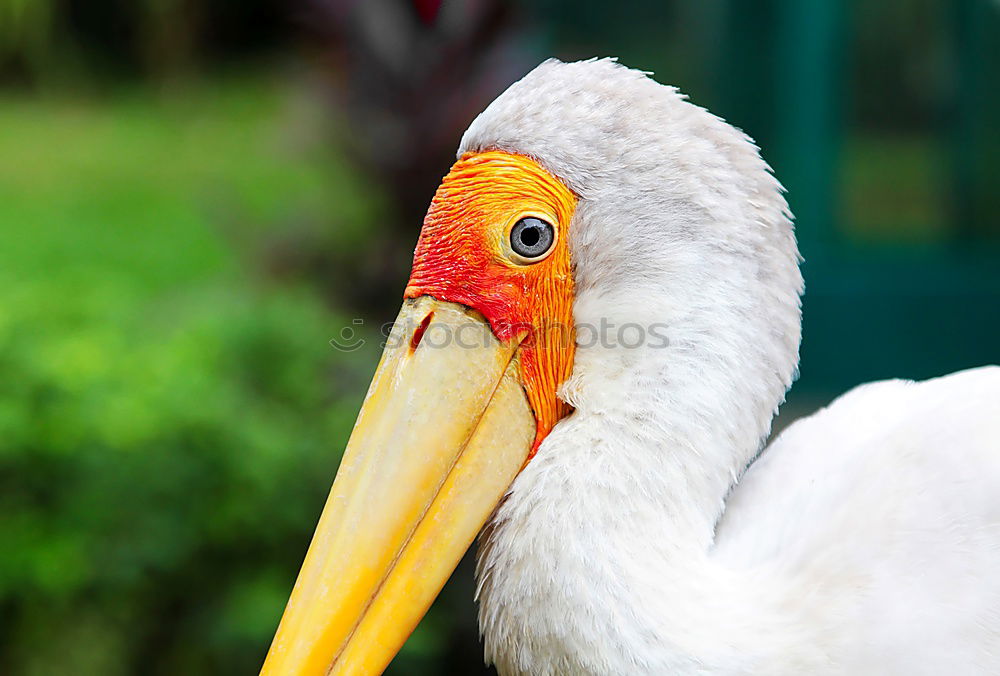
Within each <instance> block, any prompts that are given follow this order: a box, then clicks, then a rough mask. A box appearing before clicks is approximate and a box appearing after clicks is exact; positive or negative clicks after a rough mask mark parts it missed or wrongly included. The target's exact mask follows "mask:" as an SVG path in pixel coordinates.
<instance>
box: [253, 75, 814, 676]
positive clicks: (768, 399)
mask: <svg viewBox="0 0 1000 676" xmlns="http://www.w3.org/2000/svg"><path fill="white" fill-rule="evenodd" d="M748 224H749V226H748ZM755 279H756V280H762V279H763V280H765V282H767V283H765V284H763V285H762V284H759V283H756V284H755V283H752V280H755ZM800 287H801V278H800V277H799V274H798V268H797V252H796V250H795V244H794V238H793V236H792V234H791V225H790V221H789V219H788V216H787V214H786V206H785V203H784V200H783V199H782V198H781V195H780V187H779V186H778V184H777V182H776V181H775V180H774V179H773V177H772V176H771V174H770V173H769V171H768V169H767V166H766V165H765V164H764V163H763V162H762V161H761V160H760V158H759V156H758V155H757V152H756V149H755V148H754V147H753V146H752V145H751V143H750V142H749V141H748V139H746V137H745V136H744V135H743V134H742V133H740V132H738V131H736V130H734V129H733V128H732V127H729V126H728V125H726V124H725V123H724V122H722V121H721V120H719V119H718V118H715V117H714V116H712V115H710V114H709V113H707V112H706V111H704V110H702V109H700V108H697V107H695V106H693V105H691V104H689V103H687V102H686V101H685V100H684V99H683V97H682V96H680V95H679V94H678V93H677V92H676V90H674V89H672V88H669V87H664V86H662V85H659V84H657V83H656V82H654V81H653V80H651V79H649V78H648V77H646V75H645V74H643V73H640V72H637V71H633V70H629V69H627V68H624V67H623V66H620V65H618V64H616V63H615V62H613V61H611V60H592V61H587V62H580V63H572V64H564V63H560V62H557V61H548V62H546V63H544V64H542V65H541V66H539V67H538V68H536V69H535V70H534V71H532V72H531V73H529V74H528V75H527V76H526V77H525V78H524V79H523V80H521V81H520V82H518V83H515V84H514V85H513V86H512V87H511V88H510V89H508V90H507V91H506V92H505V93H504V94H502V95H501V96H500V97H499V98H498V99H497V100H496V101H494V102H493V103H492V104H491V105H490V106H489V107H488V108H487V109H486V110H485V111H484V112H483V113H482V114H481V115H480V116H479V117H478V118H477V119H476V120H475V121H474V122H473V124H472V125H471V126H470V128H469V130H468V131H467V132H466V134H465V136H464V137H463V139H462V143H461V146H460V149H459V155H458V160H457V162H456V163H455V164H454V166H453V167H452V168H451V170H450V171H449V173H448V174H447V175H446V176H445V177H444V179H443V181H442V182H441V185H440V187H439V188H438V190H437V192H436V194H435V195H434V197H433V200H432V201H431V205H430V208H429V210H428V212H427V216H426V218H425V220H424V224H423V229H422V231H421V234H420V238H419V240H418V242H417V246H416V251H415V254H414V260H413V268H412V273H411V277H410V281H409V283H408V285H407V287H406V290H405V292H404V294H403V296H404V300H403V306H402V309H401V311H400V313H399V317H398V318H397V321H396V322H395V323H394V326H393V329H392V332H391V334H390V336H389V339H388V341H387V344H386V348H385V351H384V353H383V355H382V359H381V361H380V362H379V365H378V367H377V370H376V373H375V376H374V378H373V381H372V384H371V386H370V389H369V391H368V394H367V397H366V399H365V402H364V404H363V406H362V409H361V412H360V414H359V416H358V420H357V423H356V425H355V428H354V431H353V433H352V435H351V438H350V441H349V442H348V445H347V449H346V451H345V453H344V458H343V461H342V463H341V466H340V469H339V471H338V473H337V477H336V479H335V482H334V485H333V488H332V491H331V493H330V497H329V499H328V501H327V504H326V506H325V508H324V510H323V514H322V516H321V517H320V521H319V525H318V526H317V529H316V533H315V535H314V537H313V541H312V543H311V545H310V547H309V551H308V553H307V555H306V559H305V562H304V563H303V566H302V570H301V572H300V574H299V577H298V580H297V581H296V583H295V587H294V589H293V591H292V594H291V597H290V599H289V601H288V605H287V607H286V609H285V613H284V615H283V617H282V620H281V624H280V626H279V627H278V631H277V633H276V635H275V638H274V641H273V643H272V645H271V649H270V651H269V653H268V657H267V660H266V662H265V664H264V668H263V671H262V673H265V674H374V673H380V672H381V671H382V670H383V669H384V668H385V667H386V666H387V665H388V663H389V661H390V660H391V659H392V657H393V656H394V655H395V653H396V652H397V651H398V650H399V649H400V647H401V646H402V645H403V643H404V641H405V640H406V638H407V637H408V636H409V634H410V632H412V630H413V629H414V628H415V627H416V625H417V623H418V622H419V621H420V618H421V617H422V616H423V615H424V613H425V612H426V611H427V609H428V608H429V606H430V604H431V603H432V601H433V600H434V598H435V597H436V595H437V594H438V592H439V591H440V589H441V587H442V586H443V585H444V583H445V581H446V580H447V578H448V577H449V575H450V574H451V572H452V571H453V570H454V568H455V566H456V565H457V564H458V561H459V560H460V559H461V557H462V555H463V554H464V553H465V551H466V549H467V548H468V547H469V546H470V544H471V543H472V541H473V540H474V538H475V536H476V534H477V533H478V532H479V531H480V529H481V528H482V527H483V525H484V524H485V523H486V521H487V520H488V519H489V517H490V514H491V513H492V512H493V511H494V510H495V509H496V507H497V505H498V504H499V503H500V502H501V501H502V499H503V497H504V495H505V493H506V492H507V491H508V489H509V487H510V486H511V483H512V481H514V479H515V477H516V476H517V475H518V473H519V472H521V471H522V469H523V468H524V467H525V466H526V465H527V464H528V463H530V462H531V461H532V458H533V456H534V454H535V453H537V452H544V449H545V441H546V439H547V438H548V436H549V435H550V433H551V432H552V430H553V428H554V427H556V426H557V425H558V424H559V421H560V420H561V419H563V418H564V417H566V416H567V415H571V414H572V411H573V409H574V406H576V407H584V408H590V409H599V410H602V411H609V412H613V411H615V410H618V409H616V407H619V408H620V407H621V406H622V405H623V403H622V402H623V397H622V396H621V394H622V392H623V391H625V390H627V389H628V388H635V387H637V386H641V383H642V382H647V383H648V382H655V381H656V379H657V378H661V377H670V378H673V379H674V380H675V382H677V381H678V379H683V378H695V379H700V381H699V382H701V384H702V386H704V382H711V381H712V379H713V378H719V379H732V380H734V382H733V383H731V384H733V385H734V386H742V387H744V388H749V389H751V390H753V392H751V393H750V394H752V395H753V396H752V397H750V399H751V401H752V402H753V405H754V406H756V407H757V408H763V409H767V410H768V416H767V417H768V419H769V412H770V410H773V408H774V406H775V404H776V402H777V399H779V398H780V396H781V395H782V394H783V393H784V390H785V388H786V387H787V385H788V383H789V382H790V380H791V375H792V371H793V370H794V366H795V358H796V356H797V346H798V319H799V315H798V293H799V290H800ZM637 316H639V317H644V318H646V320H647V321H648V320H649V318H650V317H651V316H655V318H656V319H658V320H659V321H660V322H662V323H663V324H664V326H665V327H668V328H669V330H670V332H671V333H670V340H669V344H670V345H671V347H672V348H674V349H673V351H672V352H670V354H668V353H667V351H662V350H661V351H660V352H654V351H652V350H647V349H640V350H632V351H629V350H628V349H623V345H620V344H609V343H608V341H607V340H605V339H604V338H605V337H603V336H602V337H601V339H598V340H588V341H587V344H586V347H584V344H583V342H581V341H578V337H579V336H578V333H579V332H580V330H581V327H582V326H584V325H586V326H587V327H588V330H591V331H592V330H594V327H597V326H599V325H603V324H602V322H604V321H605V320H607V319H608V318H609V317H610V318H612V319H617V320H630V319H631V320H634V319H636V317H637ZM640 328H642V327H640ZM611 343H614V341H611ZM624 347H625V348H627V347H628V346H624ZM695 357H697V358H695ZM734 359H735V360H737V361H740V360H742V361H749V362H752V363H753V364H755V366H754V368H756V369H758V371H759V373H757V372H755V373H752V374H748V373H747V372H746V371H745V370H744V371H740V370H739V369H737V368H736V367H735V366H734V365H733V364H732V363H730V362H732V360H734ZM668 364H669V366H667V365H668ZM668 371H669V373H668ZM635 373H639V374H642V379H644V380H641V381H636V380H635V379H634V378H633V380H632V381H630V382H624V381H623V380H622V379H623V378H627V377H628V374H635ZM738 379H742V380H746V381H747V382H746V383H743V384H741V383H738V382H735V380H738ZM616 383H617V384H616ZM647 389H649V388H647ZM653 389H657V388H653ZM654 394H655V393H654ZM625 399H627V397H626V398H625ZM571 403H572V405H571ZM659 404H665V405H670V404H671V402H669V401H661V402H659ZM659 404H658V405H659ZM626 415H627V413H626ZM748 419H749V418H748ZM738 422H739V421H723V422H721V423H720V425H721V426H723V427H724V426H725V425H727V424H737V423H738ZM763 431H764V430H756V433H757V434H758V435H759V434H761V433H762V432H763Z"/></svg>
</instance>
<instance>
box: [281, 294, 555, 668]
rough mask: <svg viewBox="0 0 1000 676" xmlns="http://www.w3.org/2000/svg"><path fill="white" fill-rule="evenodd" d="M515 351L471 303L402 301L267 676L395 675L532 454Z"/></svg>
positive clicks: (530, 420)
mask: <svg viewBox="0 0 1000 676" xmlns="http://www.w3.org/2000/svg"><path fill="white" fill-rule="evenodd" d="M517 348H518V345H517V344H507V343H502V342H500V341H499V340H497V339H496V338H495V337H494V335H493V333H492V332H491V331H490V329H489V325H488V324H487V323H486V321H485V319H483V318H482V316H480V315H479V314H478V313H476V312H474V311H472V310H468V309H467V308H464V307H463V306H460V305H456V304H453V303H443V302H439V301H437V300H435V299H434V298H431V297H429V296H423V297H420V298H416V299H412V300H407V301H405V303H404V305H403V308H402V310H401V311H400V314H399V318H398V319H397V321H396V324H395V325H394V328H393V331H392V334H391V335H390V336H389V340H388V343H387V346H386V348H385V352H384V353H383V355H382V360H381V361H380V362H379V365H378V369H377V370H376V372H375V377H374V379H373V380H372V384H371V387H370V388H369V390H368V395H367V397H366V398H365V402H364V405H363V406H362V408H361V413H360V414H359V415H358V421H357V423H356V424H355V426H354V431H353V433H352V434H351V439H350V441H349V442H348V444H347V450H346V451H345V452H344V459H343V461H342V462H341V465H340V470H339V471H338V472H337V478H336V480H335V481H334V484H333V489H332V490H331V492H330V497H329V499H328V500H327V503H326V506H325V507H324V509H323V514H322V516H320V520H319V525H318V526H317V527H316V533H315V535H313V540H312V543H311V544H310V545H309V551H308V553H307V554H306V558H305V562H304V563H303V564H302V570H301V571H300V572H299V577H298V580H297V581H296V582H295V587H294V589H293V590H292V595H291V598H289V600H288V605H287V606H286V608H285V613H284V615H283V616H282V618H281V624H280V625H279V626H278V631H277V633H276V634H275V636H274V641H273V642H272V643H271V649H270V651H269V652H268V654H267V659H266V660H265V662H264V667H263V669H262V670H261V674H262V675H268V676H278V675H281V676H291V675H293V674H294V675H297V676H299V675H300V676H312V675H313V674H316V675H320V676H322V675H324V674H345V675H346V674H380V673H381V672H382V671H383V670H384V669H385V668H386V666H388V664H389V662H390V661H391V660H392V658H393V657H394V656H395V655H396V653H397V652H398V651H399V649H400V648H401V647H402V645H403V643H404V641H406V638H407V637H408V636H409V635H410V633H411V632H412V631H413V629H414V628H415V627H416V626H417V623H418V622H420V619H421V618H422V617H423V615H424V613H426V612H427V609H428V607H430V605H431V602H432V601H433V600H434V598H435V597H436V596H437V594H438V592H440V590H441V587H442V586H443V585H444V583H445V582H446V581H447V579H448V577H449V576H450V575H451V573H452V571H453V570H454V569H455V566H456V565H458V561H459V559H460V558H461V557H462V555H463V554H464V553H465V551H466V549H468V547H469V545H470V544H472V541H473V539H474V538H475V536H476V534H477V533H478V532H479V530H480V529H481V528H482V526H483V524H484V523H485V522H486V520H487V519H488V518H489V516H490V514H491V513H492V511H493V509H494V508H495V507H496V505H497V504H498V503H499V502H500V500H501V498H502V497H503V495H504V493H505V492H506V491H507V488H508V487H509V486H510V483H511V481H512V480H513V479H514V476H515V475H516V474H517V473H518V471H519V470H520V469H521V467H522V466H523V465H524V463H525V461H526V459H527V457H528V452H529V450H530V448H531V444H532V441H533V439H534V436H535V418H534V414H533V413H532V411H531V408H530V406H529V405H528V401H527V398H526V397H525V394H524V391H523V389H522V386H521V383H520V380H519V376H518V367H517Z"/></svg>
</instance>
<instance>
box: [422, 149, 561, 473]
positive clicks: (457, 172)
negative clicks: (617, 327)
mask: <svg viewBox="0 0 1000 676" xmlns="http://www.w3.org/2000/svg"><path fill="white" fill-rule="evenodd" d="M575 207H576V197H575V196H574V195H573V193H572V192H571V191H570V190H569V188H567V187H566V186H565V185H563V184H562V183H561V182H560V181H558V180H557V179H556V178H554V177H553V176H552V175H551V174H549V173H548V172H547V171H546V170H545V169H543V168H542V167H541V166H540V165H539V164H538V163H537V162H535V161H534V160H532V159H530V158H528V157H525V156H523V155H515V154H511V153H504V152H499V151H489V152H483V153H467V154H466V155H464V156H462V158H461V159H460V160H459V161H458V162H456V163H455V164H454V165H453V166H452V168H451V171H450V172H449V173H448V175H447V176H445V178H444V180H443V181H442V182H441V185H440V187H438V189H437V192H436V193H435V195H434V199H433V200H432V202H431V206H430V209H429V210H428V212H427V216H426V218H425V219H424V227H423V229H422V230H421V232H420V239H419V240H418V241H417V249H416V252H415V253H414V256H413V271H412V272H411V274H410V282H409V284H408V285H407V287H406V291H405V293H404V297H406V298H415V297H417V296H422V295H430V296H433V297H435V298H437V299H438V300H442V301H447V302H452V303H460V304H462V305H466V306H468V307H471V308H473V309H474V310H477V311H479V312H480V313H481V314H482V315H483V316H484V317H485V318H486V320H487V321H488V322H489V324H490V328H491V329H492V330H493V333H494V334H495V335H496V336H497V338H499V339H500V340H502V341H520V342H521V348H520V361H519V368H520V375H521V382H522V383H523V385H524V389H525V392H526V394H527V397H528V403H529V404H530V405H531V407H532V409H533V410H534V413H535V420H536V422H537V428H536V434H535V441H534V444H533V446H532V450H531V455H534V453H535V451H536V450H537V448H538V445H539V444H540V443H541V442H542V439H544V438H545V436H546V435H547V434H548V433H549V431H551V429H552V427H553V426H554V425H555V424H556V422H558V420H559V419H560V418H562V417H563V416H564V415H566V414H567V413H569V411H570V408H569V406H567V405H566V404H565V403H564V402H562V401H560V400H559V399H558V398H557V397H556V389H557V388H558V386H559V385H561V384H562V383H563V381H565V380H566V379H567V378H568V377H569V375H570V372H571V370H572V368H573V352H574V348H575V337H574V335H573V307H572V305H573V276H572V271H571V268H570V257H569V247H568V244H567V240H568V239H569V238H568V237H567V235H568V232H567V231H568V228H569V222H570V219H571V218H572V216H573V210H574V209H575ZM527 216H533V217H536V218H541V219H542V220H545V221H547V222H548V223H550V224H552V226H553V227H554V228H555V230H556V241H555V244H554V245H553V246H552V249H551V250H550V253H549V254H548V256H546V257H545V258H544V259H542V260H540V261H538V262H536V263H524V262H519V261H517V258H516V255H514V254H513V252H512V251H511V250H510V243H509V242H510V240H509V237H510V230H511V228H512V227H513V226H514V224H515V223H517V221H518V220H520V219H521V218H524V217H527ZM529 458H530V456H529Z"/></svg>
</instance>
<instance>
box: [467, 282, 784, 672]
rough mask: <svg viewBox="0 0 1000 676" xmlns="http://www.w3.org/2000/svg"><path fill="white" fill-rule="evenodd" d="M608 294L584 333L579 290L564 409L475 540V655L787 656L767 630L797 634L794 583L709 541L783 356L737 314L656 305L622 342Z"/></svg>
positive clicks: (587, 667) (542, 660) (520, 664)
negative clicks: (711, 318)
mask: <svg viewBox="0 0 1000 676" xmlns="http://www.w3.org/2000/svg"><path fill="white" fill-rule="evenodd" d="M604 307H605V308H606V307H608V305H607V304H606V303H605V304H604ZM615 307H618V308H620V309H621V312H620V313H619V314H618V315H617V318H615V317H610V318H609V317H604V319H605V320H606V322H605V325H606V326H609V328H608V329H607V330H606V333H607V334H609V335H610V334H614V336H613V338H605V339H601V338H598V339H597V340H596V341H592V344H589V343H588V340H587V337H586V336H585V335H584V331H585V330H586V329H584V330H579V329H580V327H581V326H582V325H583V323H584V322H583V321H581V319H580V318H581V316H586V314H587V311H588V310H587V307H586V306H583V307H581V306H580V304H579V303H578V306H577V318H578V319H577V324H578V334H579V339H580V340H579V346H578V350H577V357H576V363H575V367H574V374H573V376H572V377H571V378H570V380H568V381H567V382H566V383H565V384H564V386H563V388H562V391H561V394H562V396H563V398H564V399H566V401H568V402H569V403H570V404H572V405H573V406H574V407H575V409H576V410H575V412H574V413H573V414H572V415H571V416H570V417H569V418H567V419H565V420H564V421H562V422H561V423H560V424H559V425H557V426H556V428H555V429H554V430H553V432H552V433H551V434H550V436H549V437H548V438H547V439H546V440H545V442H544V443H543V444H542V446H541V447H540V449H539V451H538V454H537V455H536V457H535V458H534V459H533V460H532V461H531V462H530V463H529V464H528V466H527V467H526V468H525V469H524V470H523V472H522V473H521V474H520V475H519V476H518V477H517V479H516V480H515V482H514V484H513V486H512V488H511V491H510V494H509V495H508V497H507V499H506V501H505V502H504V503H503V504H502V505H501V507H500V508H499V509H498V511H497V513H496V515H495V517H494V519H493V521H492V523H491V524H490V525H489V526H488V527H487V529H486V531H485V534H484V537H483V538H482V539H481V549H480V562H479V564H480V565H479V571H478V575H479V597H480V601H481V605H480V622H481V628H482V631H483V633H484V637H485V641H486V647H487V655H488V657H491V658H492V659H493V660H494V661H495V662H496V663H497V665H498V668H499V669H500V671H501V673H503V674H508V673H512V674H513V673H552V672H555V673H567V672H568V673H640V672H652V673H667V672H670V673H675V672H676V673H686V672H688V671H694V670H696V669H697V668H704V667H705V666H706V665H707V666H710V667H711V666H713V665H714V668H716V669H717V670H718V671H719V672H720V673H725V672H726V671H727V670H730V669H731V670H738V669H739V668H741V666H742V665H746V664H747V663H750V662H752V663H753V664H756V665H764V664H768V663H769V661H770V660H772V659H782V660H784V662H783V663H787V661H788V660H789V659H791V656H793V655H796V654H798V653H797V652H796V651H797V650H799V649H798V648H796V647H795V646H792V645H782V646H777V645H775V637H776V636H782V637H794V636H796V632H795V631H791V630H789V629H788V627H787V626H786V625H787V624H788V623H789V620H788V618H786V617H785V616H784V614H783V612H782V611H781V610H780V609H781V608H782V607H783V606H784V601H785V600H786V599H787V598H788V597H789V594H791V593H792V592H791V591H790V590H788V589H784V588H778V587H776V586H775V585H776V584H778V583H777V582H775V581H773V580H770V579H767V580H750V579H748V578H747V577H746V575H745V574H742V573H739V572H734V571H732V570H729V569H726V568H725V567H723V566H721V565H719V564H718V563H717V562H715V561H714V560H713V558H712V551H711V550H712V544H713V539H714V533H715V526H716V523H717V521H718V519H719V517H720V515H721V514H722V512H723V510H724V508H725V499H726V496H727V494H728V492H729V491H730V489H731V488H732V486H733V484H734V482H735V481H736V479H737V477H738V476H739V475H740V474H741V473H742V471H743V470H744V469H745V467H746V466H747V465H748V463H749V462H750V461H751V460H752V458H753V457H754V455H755V454H756V453H757V451H758V450H759V448H760V444H761V440H762V438H763V437H764V436H765V435H766V434H767V432H768V429H769V426H770V421H771V417H772V415H773V412H774V410H775V408H776V407H777V405H778V403H779V402H780V400H781V398H782V397H783V395H784V391H785V388H786V387H787V382H788V380H790V378H791V373H792V370H793V369H794V363H795V358H796V354H795V351H794V349H793V350H791V351H790V354H786V355H784V356H781V355H780V354H779V353H780V350H777V349H776V348H775V347H774V346H773V345H763V346H762V345H760V344H754V341H753V340H752V336H751V335H750V333H749V332H748V331H747V327H741V326H739V325H734V326H733V327H732V329H731V330H727V331H716V330H712V329H711V328H710V327H706V326H699V325H698V322H697V321H695V320H696V319H697V318H696V317H692V316H687V317H684V316H682V315H681V314H678V313H673V314H671V312H670V309H669V308H662V314H661V315H660V316H663V317H668V318H669V319H668V320H667V321H664V322H662V323H660V325H659V326H652V325H649V324H647V325H641V326H642V328H643V329H644V330H645V331H646V334H647V335H646V336H645V338H644V342H642V343H640V344H637V342H638V340H637V336H633V337H632V338H628V337H627V336H626V333H627V331H619V330H618V329H616V328H610V327H621V326H623V325H624V324H627V323H629V322H627V321H626V319H627V317H628V316H629V314H631V313H630V312H629V307H628V302H627V300H626V299H624V298H623V299H621V303H619V304H616V305H615ZM647 311H648V307H647ZM720 313H721V315H722V316H723V318H725V308H722V309H721V310H720V312H718V313H716V319H717V318H718V316H719V314H720ZM631 316H636V315H635V314H631ZM647 316H648V315H647ZM591 321H592V322H597V321H598V320H597V319H596V318H592V319H591ZM633 324H635V323H633ZM598 325H599V324H598ZM741 336H742V337H743V338H744V339H743V340H740V339H739V338H740V337H741ZM623 338H624V340H623ZM765 342H766V341H765ZM795 344H796V346H797V340H796V343H795ZM769 356H770V357H773V359H771V360H769ZM774 359H778V360H780V359H784V360H785V363H780V364H778V365H777V366H776V365H775V363H774ZM765 652H766V653H767V654H763V653H765ZM782 655H783V656H784V657H781V656H782ZM560 665H562V666H560ZM699 665H700V667H699Z"/></svg>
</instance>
